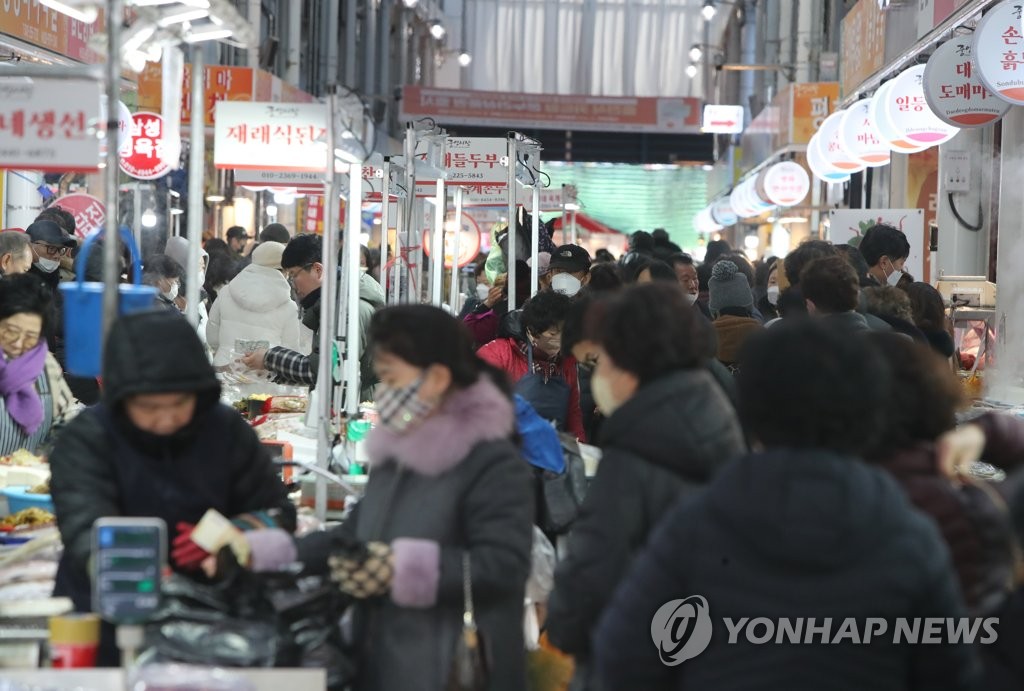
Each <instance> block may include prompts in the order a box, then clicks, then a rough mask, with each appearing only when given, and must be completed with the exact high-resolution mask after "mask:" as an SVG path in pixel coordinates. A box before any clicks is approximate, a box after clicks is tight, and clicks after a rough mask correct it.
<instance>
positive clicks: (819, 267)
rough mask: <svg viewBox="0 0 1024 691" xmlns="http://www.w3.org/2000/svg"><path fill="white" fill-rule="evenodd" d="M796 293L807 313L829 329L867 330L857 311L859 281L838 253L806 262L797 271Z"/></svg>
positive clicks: (861, 331)
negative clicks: (802, 267)
mask: <svg viewBox="0 0 1024 691" xmlns="http://www.w3.org/2000/svg"><path fill="white" fill-rule="evenodd" d="M800 292H801V295H802V297H803V298H804V300H805V301H806V304H807V313H808V314H810V315H811V316H812V317H814V318H816V319H820V320H821V322H822V323H823V324H825V325H826V326H828V327H829V328H832V329H836V330H837V331H839V332H841V333H845V334H854V333H863V332H867V331H869V330H870V329H871V327H870V326H869V325H868V321H867V319H866V318H865V317H864V315H863V314H861V313H860V312H858V311H857V305H858V301H859V299H860V282H859V281H858V280H857V274H856V273H855V272H854V270H853V267H852V266H850V264H849V263H848V262H847V261H846V260H845V259H843V258H842V257H840V256H837V255H833V256H831V257H823V258H821V259H815V260H814V261H812V262H810V263H809V264H807V265H806V266H805V267H804V269H803V271H801V273H800Z"/></svg>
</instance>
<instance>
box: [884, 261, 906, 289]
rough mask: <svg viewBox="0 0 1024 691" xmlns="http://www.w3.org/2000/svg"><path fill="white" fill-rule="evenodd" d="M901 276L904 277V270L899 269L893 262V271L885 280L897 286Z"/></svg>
mask: <svg viewBox="0 0 1024 691" xmlns="http://www.w3.org/2000/svg"><path fill="white" fill-rule="evenodd" d="M890 264H891V262H890ZM901 278H903V272H902V271H900V270H899V269H897V268H896V265H895V264H892V273H891V274H889V275H888V276H886V277H885V282H886V283H888V284H889V285H891V286H892V287H893V288H895V287H896V284H897V283H899V282H900V279H901Z"/></svg>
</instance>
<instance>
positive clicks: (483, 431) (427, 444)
mask: <svg viewBox="0 0 1024 691" xmlns="http://www.w3.org/2000/svg"><path fill="white" fill-rule="evenodd" d="M514 428H515V409H514V407H513V405H512V401H511V400H510V399H509V398H508V397H507V396H506V395H505V394H503V393H502V392H501V391H500V390H499V389H498V387H497V385H496V384H494V383H493V382H492V381H491V380H490V379H489V378H488V377H487V376H486V375H483V376H481V377H480V379H479V380H478V381H477V382H476V383H475V384H473V385H472V386H470V387H468V388H466V389H462V390H460V391H456V392H455V393H453V394H451V395H450V396H449V397H448V398H447V399H446V400H445V401H444V402H443V403H442V404H441V407H440V408H439V409H438V410H437V411H436V412H435V413H434V414H433V415H431V416H430V417H429V418H427V419H426V420H424V422H423V424H421V425H420V426H419V427H416V428H415V429H413V430H411V431H409V432H407V433H405V434H396V433H395V432H392V431H391V430H389V429H386V428H384V427H377V428H375V429H374V430H373V432H372V433H371V434H370V436H369V438H368V439H367V442H366V450H367V454H368V455H369V458H370V463H371V465H379V464H382V463H386V462H388V461H394V462H396V463H398V464H399V465H401V466H404V467H406V468H408V469H409V470H412V471H414V472H416V473H419V474H421V475H441V474H442V473H445V472H447V471H449V470H451V469H452V468H454V467H455V466H457V465H459V464H460V463H461V462H462V461H463V460H464V459H465V458H466V457H467V456H468V455H469V453H470V451H472V450H473V447H475V446H476V445H477V444H480V443H482V442H488V441H497V440H500V439H507V438H508V437H509V435H511V434H512V431H513V429H514Z"/></svg>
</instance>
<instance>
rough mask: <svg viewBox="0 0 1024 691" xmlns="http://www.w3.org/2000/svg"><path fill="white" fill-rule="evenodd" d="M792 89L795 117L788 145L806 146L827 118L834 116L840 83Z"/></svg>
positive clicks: (797, 86) (822, 83)
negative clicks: (833, 109) (833, 110)
mask: <svg viewBox="0 0 1024 691" xmlns="http://www.w3.org/2000/svg"><path fill="white" fill-rule="evenodd" d="M790 88H791V89H792V91H793V116H792V118H791V119H790V123H789V132H790V135H789V141H787V142H786V144H790V143H792V144H806V143H807V142H809V141H811V137H813V136H814V133H815V132H817V131H818V128H820V127H821V124H822V123H823V122H825V118H827V117H828V116H829V115H831V114H832V107H833V106H834V105H835V103H836V102H837V101H838V100H839V83H838V82H811V83H807V84H792V85H790ZM783 117H784V119H785V116H783ZM783 124H785V123H783ZM779 148H781V147H779Z"/></svg>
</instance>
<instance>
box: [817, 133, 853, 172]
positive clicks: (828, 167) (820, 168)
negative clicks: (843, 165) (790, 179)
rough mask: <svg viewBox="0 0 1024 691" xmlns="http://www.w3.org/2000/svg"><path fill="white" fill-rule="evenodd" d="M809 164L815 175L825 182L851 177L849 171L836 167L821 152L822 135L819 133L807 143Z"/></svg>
mask: <svg viewBox="0 0 1024 691" xmlns="http://www.w3.org/2000/svg"><path fill="white" fill-rule="evenodd" d="M807 166H808V167H809V168H810V169H811V173H812V174H813V175H814V177H816V178H818V179H819V180H822V181H824V182H828V183H836V182H846V181H847V180H849V179H850V174H849V173H847V172H846V171H842V170H839V169H838V168H834V167H833V166H832V164H831V163H829V162H828V161H826V160H825V155H824V154H823V153H822V152H821V136H820V135H817V134H815V135H814V136H813V137H811V141H809V142H808V143H807Z"/></svg>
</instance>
